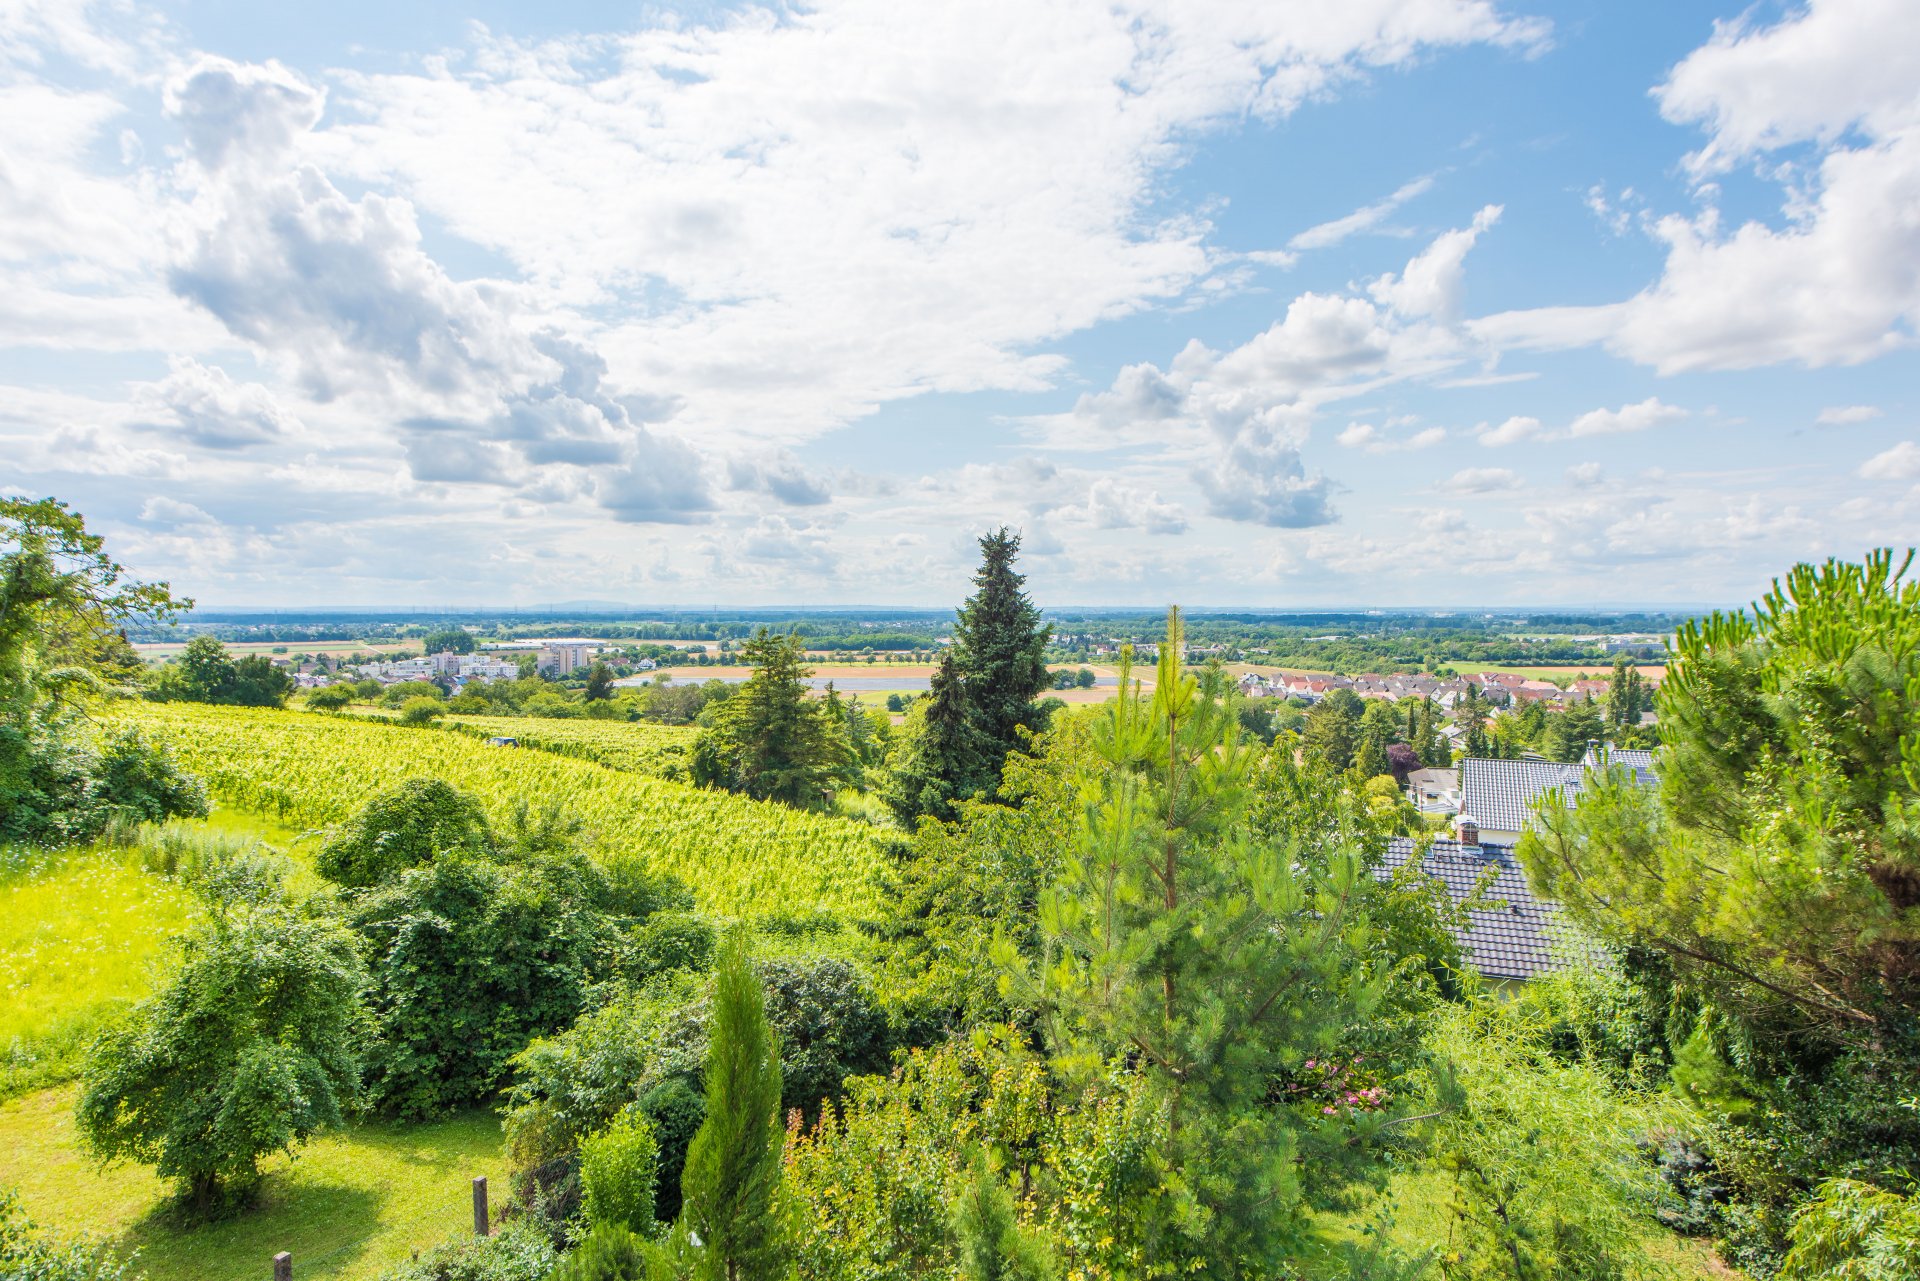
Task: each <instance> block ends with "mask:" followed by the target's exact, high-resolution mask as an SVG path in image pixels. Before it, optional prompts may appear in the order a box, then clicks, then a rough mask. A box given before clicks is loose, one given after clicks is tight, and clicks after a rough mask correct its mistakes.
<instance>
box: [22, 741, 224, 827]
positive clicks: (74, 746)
mask: <svg viewBox="0 0 1920 1281" xmlns="http://www.w3.org/2000/svg"><path fill="white" fill-rule="evenodd" d="M46 710H47V714H46V715H39V714H34V715H29V716H26V717H23V718H22V719H20V720H18V721H15V722H12V723H0V841H5V842H19V843H21V844H33V845H64V844H69V843H72V842H78V841H88V840H92V839H93V838H94V837H96V836H98V835H100V834H101V833H102V832H103V831H105V830H106V829H107V827H108V826H109V825H110V824H113V823H115V822H131V823H143V822H156V821H158V820H161V819H165V818H171V817H173V816H176V815H180V816H187V817H193V818H200V817H204V816H205V815H206V813H207V812H208V806H207V792H206V788H205V787H204V786H203V785H202V784H201V782H200V780H199V779H196V778H193V777H191V776H189V775H186V774H183V773H181V771H180V770H179V768H178V767H177V766H176V765H175V763H174V759H173V757H172V755H171V754H170V753H169V752H167V751H166V750H165V749H164V748H163V747H159V746H156V745H155V744H153V743H151V742H149V741H148V740H147V739H146V738H145V737H144V736H143V735H141V734H140V733H139V731H137V730H122V731H119V732H117V733H114V734H111V735H108V736H107V737H106V739H105V740H104V741H103V742H99V743H94V742H91V741H89V739H88V738H87V736H85V735H84V734H83V733H82V732H81V731H80V730H79V728H78V726H77V725H75V724H74V723H73V721H72V720H71V719H70V718H68V717H66V716H64V715H61V714H56V713H54V712H53V711H52V709H46Z"/></svg>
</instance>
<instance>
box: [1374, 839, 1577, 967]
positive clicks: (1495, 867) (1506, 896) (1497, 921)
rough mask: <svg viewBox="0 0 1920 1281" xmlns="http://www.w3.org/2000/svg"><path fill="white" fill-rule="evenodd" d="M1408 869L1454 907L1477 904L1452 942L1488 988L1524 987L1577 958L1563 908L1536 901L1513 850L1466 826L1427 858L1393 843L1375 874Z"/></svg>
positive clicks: (1410, 845) (1402, 842) (1407, 842)
mask: <svg viewBox="0 0 1920 1281" xmlns="http://www.w3.org/2000/svg"><path fill="white" fill-rule="evenodd" d="M1408 864H1414V865H1416V866H1417V867H1418V868H1419V870H1420V871H1422V872H1424V873H1426V874H1427V875H1428V876H1431V877H1433V878H1434V879H1435V880H1437V881H1439V882H1440V884H1441V885H1443V886H1445V887H1446V891H1447V896H1448V897H1449V898H1451V899H1452V900H1453V901H1454V903H1455V904H1456V905H1458V904H1463V903H1467V902H1469V901H1475V902H1478V903H1479V906H1477V907H1474V908H1471V909H1469V910H1468V911H1467V913H1466V917H1465V919H1464V921H1462V922H1461V924H1460V925H1459V926H1458V927H1456V929H1455V931H1454V941H1455V942H1456V943H1458V944H1459V945H1460V951H1461V954H1462V956H1463V957H1464V958H1465V959H1466V961H1467V963H1468V964H1469V965H1471V966H1473V968H1474V969H1475V970H1476V971H1477V972H1478V973H1479V974H1480V976H1481V977H1482V978H1485V979H1486V980H1488V981H1489V982H1491V983H1494V984H1510V983H1524V982H1526V981H1527V980H1528V979H1531V978H1535V977H1537V976H1539V975H1542V974H1548V973H1551V972H1553V971H1554V970H1558V969H1561V968H1563V967H1565V966H1566V965H1567V964H1568V963H1569V961H1570V960H1572V959H1575V957H1576V956H1577V952H1576V949H1577V947H1578V944H1577V942H1576V940H1575V939H1574V938H1573V936H1572V935H1571V933H1570V932H1569V931H1568V930H1567V928H1566V925H1565V923H1564V920H1563V918H1562V916H1561V913H1560V905H1559V904H1557V903H1554V902H1552V901H1551V900H1548V899H1541V898H1536V897H1534V893H1533V891H1532V890H1531V889H1530V888H1528V886H1527V876H1526V872H1525V870H1524V869H1523V868H1522V867H1521V866H1520V864H1519V861H1518V860H1516V859H1515V858H1514V856H1513V847H1512V846H1510V845H1500V844H1493V843H1490V842H1486V841H1485V839H1484V837H1483V836H1481V835H1479V834H1477V833H1475V832H1474V831H1473V829H1472V827H1471V826H1470V825H1468V824H1465V823H1464V822H1463V823H1462V830H1461V832H1460V839H1457V840H1438V841H1435V842H1434V843H1433V845H1432V847H1431V848H1430V849H1428V850H1426V851H1425V852H1424V853H1422V852H1421V850H1420V848H1419V847H1418V846H1417V845H1416V844H1415V843H1414V841H1413V839H1412V838H1411V837H1406V836H1396V837H1394V838H1393V840H1392V841H1390V842H1389V843H1388V845H1387V855H1386V858H1385V859H1384V860H1383V861H1382V862H1381V864H1380V866H1379V867H1378V868H1377V869H1376V870H1375V872H1374V874H1375V875H1376V876H1378V877H1379V878H1380V879H1381V880H1387V879H1389V878H1391V877H1392V876H1393V875H1394V874H1395V873H1397V872H1399V871H1400V869H1402V868H1404V867H1406V866H1407V865H1408Z"/></svg>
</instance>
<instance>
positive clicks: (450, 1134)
mask: <svg viewBox="0 0 1920 1281" xmlns="http://www.w3.org/2000/svg"><path fill="white" fill-rule="evenodd" d="M263 1168H264V1170H265V1171H266V1176H267V1177H266V1182H265V1184H264V1186H263V1187H262V1189H261V1201H260V1205H259V1206H258V1208H256V1209H253V1210H250V1211H249V1212H248V1213H246V1214H244V1215H240V1216H238V1217H236V1218H233V1219H227V1220H222V1221H218V1222H214V1223H209V1224H205V1225H202V1226H199V1227H182V1226H181V1225H179V1224H178V1223H176V1222H175V1221H173V1219H171V1218H170V1217H168V1216H167V1215H166V1213H165V1210H164V1205H163V1203H164V1202H165V1200H166V1197H167V1191H168V1189H167V1185H166V1184H164V1183H163V1182H162V1181H161V1180H159V1179H158V1178H156V1177H155V1176H154V1174H153V1171H152V1170H150V1169H149V1168H147V1167H146V1166H135V1165H120V1166H114V1167H111V1168H108V1169H105V1170H101V1169H98V1168H96V1167H94V1166H93V1165H92V1163H91V1162H89V1161H88V1159H87V1158H86V1156H85V1155H84V1154H83V1153H82V1152H81V1151H80V1149H79V1147H78V1145H77V1142H76V1140H75V1136H74V1128H73V1091H72V1090H71V1089H60V1090H44V1091H41V1092H39V1093H37V1094H31V1095H28V1096H26V1097H24V1098H20V1099H15V1100H13V1101H11V1102H8V1103H4V1104H0V1186H6V1187H12V1188H14V1189H15V1190H17V1191H18V1192H19V1194H20V1197H21V1200H22V1201H23V1202H24V1204H25V1207H26V1211H27V1214H28V1215H29V1216H30V1217H31V1218H33V1219H34V1220H35V1221H36V1222H38V1223H39V1224H40V1225H41V1226H42V1227H43V1228H46V1229H49V1230H51V1231H53V1232H54V1233H56V1234H57V1235H60V1236H70V1235H73V1234H75V1233H78V1232H89V1233H92V1234H94V1235H95V1236H97V1237H102V1238H105V1239H107V1240H110V1241H112V1242H113V1243H114V1245H115V1246H116V1247H118V1248H119V1249H121V1250H122V1251H126V1250H134V1249H138V1250H139V1251H140V1258H139V1266H140V1267H142V1268H144V1269H145V1270H146V1272H147V1274H148V1276H149V1278H150V1281H256V1279H264V1278H265V1277H267V1276H268V1275H269V1274H270V1273H271V1271H272V1258H273V1256H274V1255H275V1254H277V1253H279V1252H280V1251H282V1250H286V1251H288V1252H290V1253H291V1254H292V1255H293V1259H294V1275H295V1276H296V1277H298V1278H300V1281H363V1279H365V1278H371V1277H375V1276H378V1275H379V1274H380V1273H381V1272H383V1271H384V1270H386V1269H387V1268H389V1267H392V1266H393V1265H394V1264H396V1263H400V1262H403V1261H404V1260H405V1259H406V1258H407V1257H408V1256H409V1255H410V1254H411V1253H412V1252H413V1251H415V1250H420V1249H424V1248H426V1247H429V1246H432V1245H433V1244H435V1243H437V1242H439V1241H442V1240H445V1239H446V1238H447V1237H449V1236H452V1235H454V1234H456V1233H459V1232H462V1231H471V1229H472V1224H473V1210H472V1192H471V1186H472V1179H473V1177H474V1176H475V1175H481V1174H484V1175H486V1176H487V1177H488V1182H489V1183H490V1184H492V1185H494V1186H496V1187H499V1188H501V1191H500V1192H499V1193H497V1194H496V1195H495V1200H496V1203H497V1202H498V1201H499V1200H503V1199H504V1197H505V1187H504V1184H505V1175H506V1163H505V1162H504V1160H502V1158H501V1155H500V1123H499V1121H498V1120H497V1119H495V1118H494V1116H493V1115H492V1114H491V1113H487V1112H472V1113H467V1114H465V1115H463V1116H459V1117H455V1118H453V1119H450V1120H446V1121H437V1122H432V1123H429V1124H425V1125H408V1126H401V1125H394V1124H388V1123H384V1122H369V1123H365V1124H361V1125H356V1126H353V1127H352V1128H350V1129H349V1130H347V1131H346V1132H344V1133H341V1134H334V1135H329V1136H327V1137H325V1138H321V1139H317V1140H315V1141H314V1142H313V1143H312V1144H311V1145H309V1146H308V1147H306V1148H303V1149H302V1150H301V1152H300V1154H299V1155H298V1156H297V1157H295V1158H291V1159H289V1158H288V1157H285V1156H277V1157H273V1158H270V1159H269V1160H268V1161H266V1162H265V1163H264V1166H263Z"/></svg>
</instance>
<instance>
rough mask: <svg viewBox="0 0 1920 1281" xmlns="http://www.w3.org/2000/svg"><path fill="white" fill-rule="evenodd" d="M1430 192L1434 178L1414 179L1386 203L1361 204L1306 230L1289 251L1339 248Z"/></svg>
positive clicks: (1290, 243)
mask: <svg viewBox="0 0 1920 1281" xmlns="http://www.w3.org/2000/svg"><path fill="white" fill-rule="evenodd" d="M1431 190H1433V175H1431V174H1428V175H1425V176H1424V177H1420V178H1415V179H1414V180H1413V181H1412V182H1409V183H1406V184H1404V185H1402V186H1401V187H1400V189H1399V190H1397V191H1395V192H1394V193H1393V194H1392V195H1390V196H1388V197H1387V198H1386V199H1384V200H1379V201H1375V202H1374V203H1373V204H1370V205H1362V206H1361V207H1360V208H1358V209H1356V210H1354V211H1353V212H1352V213H1350V214H1347V215H1346V216H1345V217H1342V218H1335V219H1333V220H1332V221H1331V222H1323V223H1321V224H1319V225H1318V226H1315V227H1309V228H1307V229H1306V230H1305V231H1303V232H1301V233H1300V234H1299V235H1297V236H1295V237H1294V238H1293V239H1292V240H1289V241H1288V242H1287V248H1288V249H1291V250H1294V251H1296V252H1298V251H1300V250H1304V249H1325V248H1327V247H1328V246H1330V245H1337V244H1339V243H1340V242H1341V241H1342V240H1345V239H1346V238H1347V237H1348V236H1351V235H1354V234H1356V233H1357V232H1362V231H1369V230H1371V229H1372V228H1374V227H1377V226H1378V225H1380V223H1382V222H1384V221H1385V220H1386V218H1387V217H1388V216H1389V215H1390V214H1392V213H1393V211H1394V210H1396V209H1398V208H1399V207H1400V206H1401V205H1404V204H1406V203H1407V201H1409V200H1412V199H1413V198H1414V197H1416V196H1423V195H1425V194H1426V193H1427V192H1429V191H1431Z"/></svg>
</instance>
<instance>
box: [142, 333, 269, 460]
mask: <svg viewBox="0 0 1920 1281" xmlns="http://www.w3.org/2000/svg"><path fill="white" fill-rule="evenodd" d="M167 363H168V367H169V373H168V374H167V376H166V377H165V378H163V379H161V380H160V381H159V382H153V383H145V384H142V385H141V386H139V387H137V388H136V389H135V399H136V401H137V402H139V403H142V404H146V405H149V406H151V407H152V408H153V409H154V410H155V411H156V412H158V413H160V414H162V415H164V419H165V424H166V425H167V426H169V427H171V428H173V429H175V430H178V431H179V432H180V434H181V435H183V436H184V437H185V438H186V439H187V440H190V441H192V442H193V443H194V444H196V445H200V446H202V447H203V448H206V449H243V448H245V447H247V446H249V445H263V444H271V443H273V442H276V441H281V440H284V439H286V438H287V437H289V436H293V435H296V434H298V433H299V432H300V431H301V424H300V420H299V419H298V418H296V417H295V416H294V415H293V414H291V413H289V412H288V411H287V410H285V409H283V408H282V407H281V405H280V403H279V401H277V400H276V399H275V398H274V395H273V393H272V392H271V391H269V390H268V389H267V388H265V387H263V386H261V385H260V384H259V383H238V382H235V381H234V380H233V379H232V378H231V377H230V376H229V375H228V374H227V372H226V371H225V370H224V369H218V368H215V367H213V366H210V365H203V364H201V363H200V362H199V361H197V360H195V359H194V358H193V357H191V356H174V357H173V358H172V359H171V360H169V361H168V362H167Z"/></svg>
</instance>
